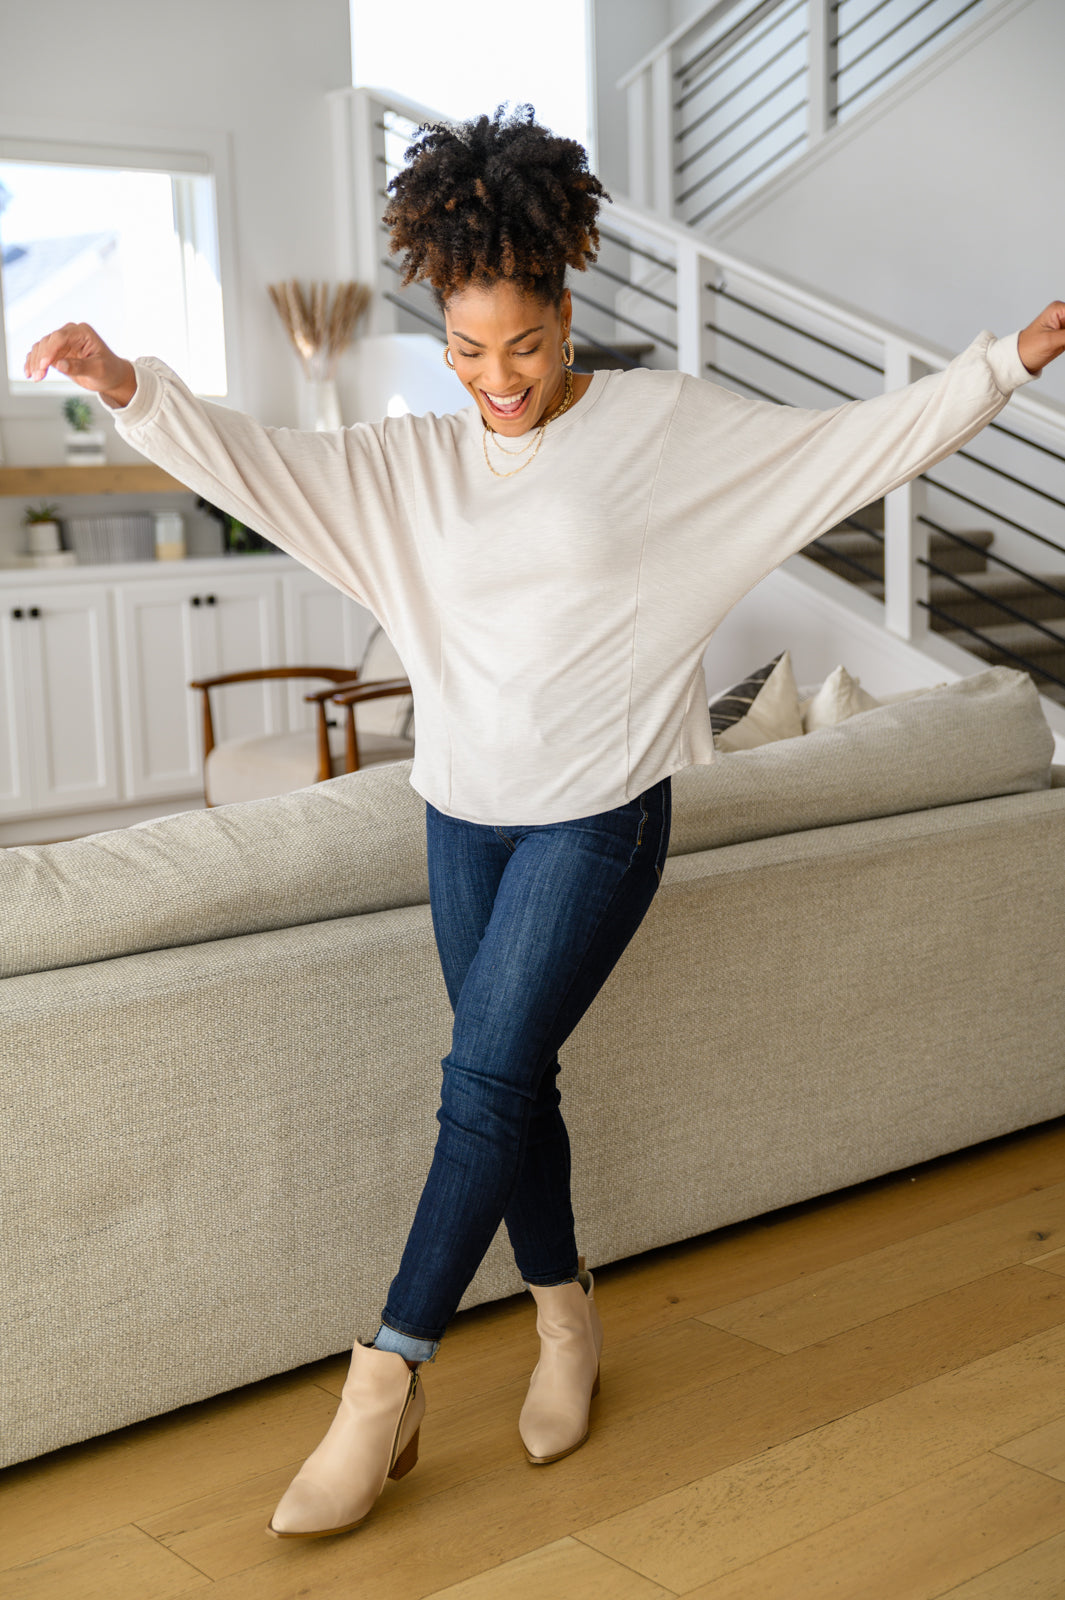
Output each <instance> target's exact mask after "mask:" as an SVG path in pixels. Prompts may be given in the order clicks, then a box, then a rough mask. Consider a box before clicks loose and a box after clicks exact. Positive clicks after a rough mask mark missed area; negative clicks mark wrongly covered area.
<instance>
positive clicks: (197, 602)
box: [192, 594, 203, 606]
mask: <svg viewBox="0 0 1065 1600" xmlns="http://www.w3.org/2000/svg"><path fill="white" fill-rule="evenodd" d="M192 603H193V605H194V606H198V605H202V604H203V602H202V601H201V599H200V597H199V595H198V594H194V595H193V597H192Z"/></svg>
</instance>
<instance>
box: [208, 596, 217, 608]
mask: <svg viewBox="0 0 1065 1600" xmlns="http://www.w3.org/2000/svg"><path fill="white" fill-rule="evenodd" d="M205 604H207V605H209V606H213V605H216V604H217V601H216V600H215V597H214V595H213V594H209V595H208V596H207V599H206V602H205Z"/></svg>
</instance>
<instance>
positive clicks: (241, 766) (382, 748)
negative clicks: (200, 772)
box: [204, 702, 414, 806]
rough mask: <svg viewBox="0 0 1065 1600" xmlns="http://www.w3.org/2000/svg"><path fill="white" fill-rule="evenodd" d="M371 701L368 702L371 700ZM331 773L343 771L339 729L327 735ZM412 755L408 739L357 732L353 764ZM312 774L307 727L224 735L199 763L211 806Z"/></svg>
mask: <svg viewBox="0 0 1065 1600" xmlns="http://www.w3.org/2000/svg"><path fill="white" fill-rule="evenodd" d="M371 704H372V702H371ZM338 734H339V737H338ZM330 751H331V756H332V769H333V776H334V777H339V776H340V774H341V773H343V771H344V741H343V731H342V730H334V731H333V734H332V737H331V739H330ZM413 753H414V746H413V745H412V744H411V742H410V740H409V739H400V738H397V737H396V736H395V735H393V734H388V733H363V732H361V731H360V733H359V763H360V766H362V767H374V766H379V765H380V764H381V762H383V761H406V760H408V759H409V758H410V757H411V756H412V755H413ZM317 777H318V736H317V734H316V733H315V731H314V729H313V728H307V729H299V730H297V731H296V732H294V733H280V734H267V735H266V736H264V737H262V738H258V739H229V740H227V741H226V743H225V744H218V745H215V747H214V749H213V750H212V751H211V753H210V755H209V756H208V757H207V761H206V764H205V767H204V784H205V788H206V791H207V798H208V800H209V801H210V803H211V805H213V806H224V805H231V804H232V803H234V802H236V801H241V800H264V799H266V798H267V797H268V796H270V795H274V794H288V793H289V792H290V791H291V790H293V789H303V788H306V786H307V784H309V783H314V782H316V780H317Z"/></svg>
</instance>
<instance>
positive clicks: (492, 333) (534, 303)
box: [444, 278, 573, 439]
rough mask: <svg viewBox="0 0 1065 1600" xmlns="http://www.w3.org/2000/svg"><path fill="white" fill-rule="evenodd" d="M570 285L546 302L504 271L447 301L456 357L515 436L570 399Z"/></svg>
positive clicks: (485, 410) (490, 418)
mask: <svg viewBox="0 0 1065 1600" xmlns="http://www.w3.org/2000/svg"><path fill="white" fill-rule="evenodd" d="M572 315H573V312H572V306H571V302H570V295H569V290H568V289H566V290H564V291H563V295H562V302H561V305H558V306H555V305H551V304H547V305H544V304H543V302H542V301H540V300H537V299H535V298H534V297H533V296H531V295H528V294H524V293H523V292H522V291H521V290H520V289H519V288H518V287H517V286H516V285H515V284H514V283H513V282H511V281H510V280H509V279H507V278H501V279H499V280H498V282H496V283H493V284H491V285H485V286H477V287H473V286H471V287H470V288H468V289H463V290H462V292H461V293H459V294H454V295H452V296H451V298H450V299H449V300H448V301H447V303H446V304H445V306H444V323H445V326H446V328H447V342H448V347H449V349H450V351H451V359H452V360H453V361H454V363H455V372H456V373H457V375H458V377H459V379H460V380H461V382H462V385H463V387H464V388H465V389H467V390H468V391H469V393H470V394H471V395H472V396H473V398H474V400H476V402H477V405H478V407H479V408H480V412H481V415H482V416H483V417H484V419H485V421H486V422H487V423H488V425H489V426H490V427H491V428H494V429H495V431H496V433H498V434H501V435H503V436H504V437H508V438H512V439H515V438H517V437H518V436H519V435H520V434H523V433H528V431H529V429H530V428H535V427H536V426H537V425H538V424H539V423H540V422H542V421H543V420H544V418H545V417H546V416H549V415H550V413H551V412H552V411H553V410H554V409H555V407H556V406H557V405H560V404H561V403H562V398H563V395H564V393H565V381H566V371H565V367H564V366H563V364H562V345H563V341H564V340H565V339H567V338H568V337H569V328H570V318H571V317H572Z"/></svg>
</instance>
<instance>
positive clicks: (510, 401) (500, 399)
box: [484, 389, 529, 411]
mask: <svg viewBox="0 0 1065 1600" xmlns="http://www.w3.org/2000/svg"><path fill="white" fill-rule="evenodd" d="M528 393H529V391H528V389H523V390H522V391H521V393H520V394H510V395H503V394H489V392H488V390H487V389H485V390H484V397H485V399H486V400H487V401H488V404H489V405H490V406H492V407H494V409H495V410H496V411H517V410H518V409H519V408H520V407H521V406H522V405H524V403H525V397H526V395H527V394H528Z"/></svg>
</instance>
